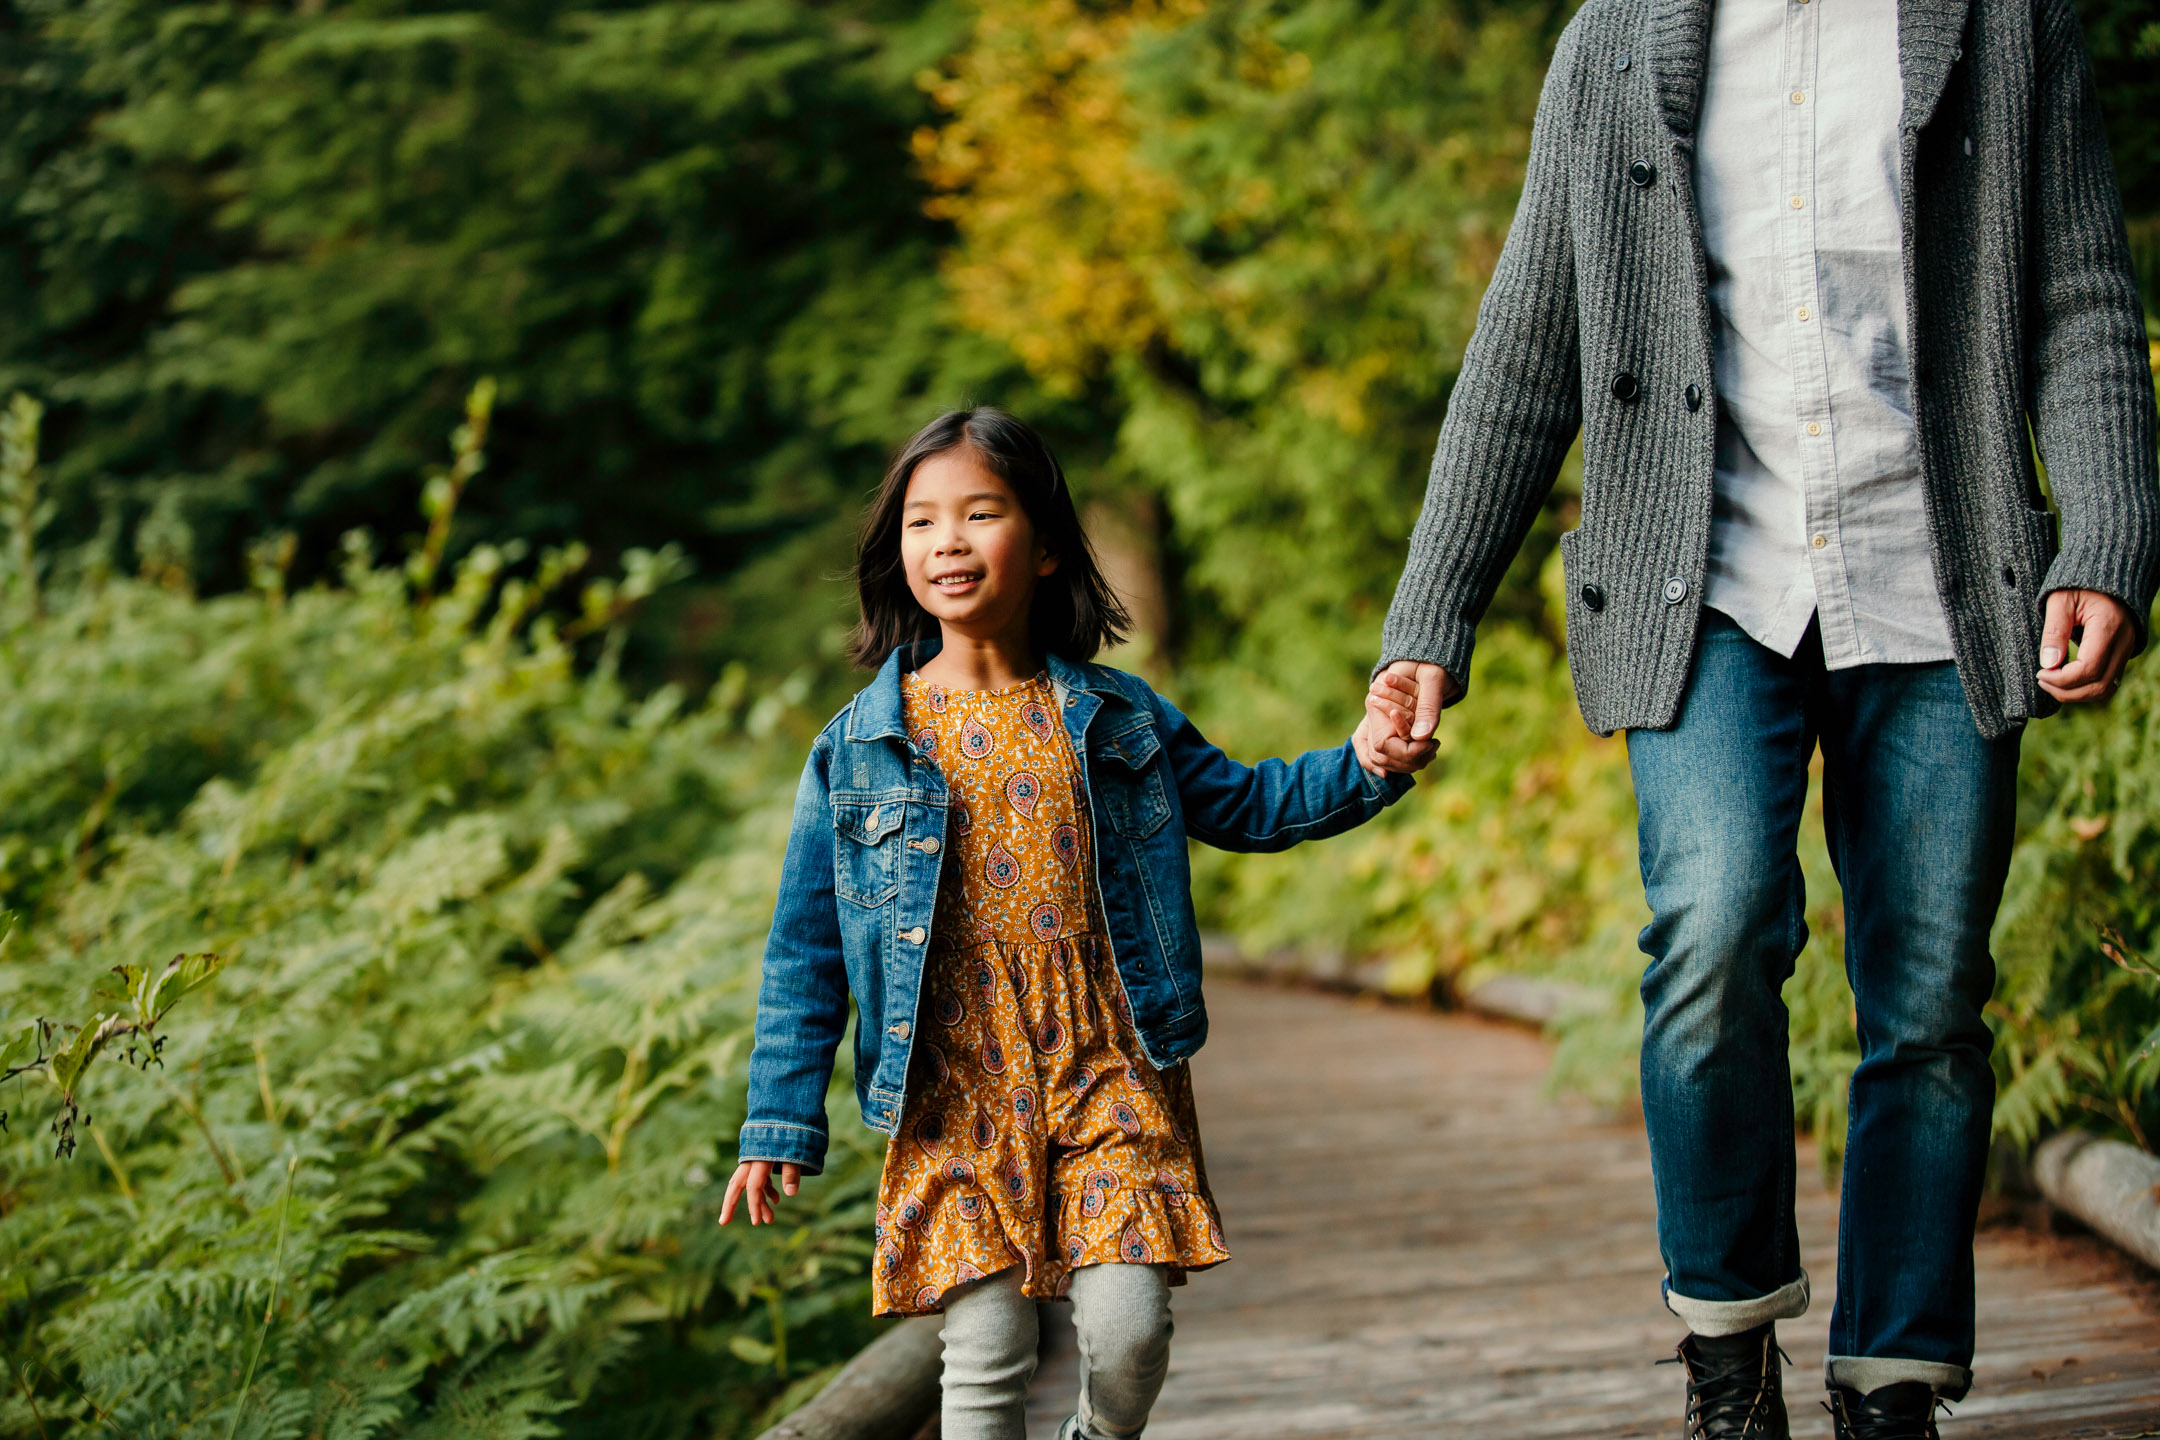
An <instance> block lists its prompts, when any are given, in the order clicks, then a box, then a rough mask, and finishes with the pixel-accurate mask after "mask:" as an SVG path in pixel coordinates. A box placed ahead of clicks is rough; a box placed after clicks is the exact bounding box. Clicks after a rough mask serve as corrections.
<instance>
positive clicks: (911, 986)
mask: <svg viewBox="0 0 2160 1440" xmlns="http://www.w3.org/2000/svg"><path fill="white" fill-rule="evenodd" d="M936 653H937V642H936V641H934V640H933V641H926V642H922V643H919V644H917V645H914V646H904V647H902V648H901V649H900V650H897V651H895V652H894V653H893V654H892V656H890V657H889V658H888V659H887V660H886V661H885V664H884V666H883V668H881V669H880V670H879V671H878V674H877V678H876V679H875V680H873V681H871V682H870V684H869V686H868V687H866V688H865V689H864V690H863V691H862V692H861V693H860V694H858V695H857V696H856V697H855V698H854V700H852V701H851V702H849V704H848V705H847V707H846V708H845V709H843V710H842V711H841V712H840V713H839V714H838V715H836V716H834V717H833V720H832V722H831V723H830V724H828V725H827V726H826V727H825V729H824V731H823V732H822V733H820V734H819V736H818V737H817V741H816V743H814V744H813V745H812V746H811V747H810V759H809V762H808V763H807V764H806V765H804V767H803V775H802V784H801V786H800V788H799V789H798V790H797V791H796V795H795V820H794V824H793V826H792V828H791V830H790V832H789V835H788V845H787V860H786V863H785V868H784V870H783V872H782V876H781V881H780V900H779V904H778V907H777V908H776V910H775V913H774V915H773V925H772V933H771V935H770V936H769V937H768V938H767V940H766V942H765V974H764V981H763V985H762V988H761V989H760V991H759V994H758V1008H757V1038H756V1044H755V1046H754V1048H753V1049H752V1051H751V1055H750V1096H749V1118H748V1120H747V1121H746V1122H745V1123H744V1125H743V1128H742V1137H741V1141H740V1155H741V1158H742V1159H745V1160H775V1161H793V1162H795V1163H796V1164H799V1165H801V1166H802V1167H803V1168H804V1170H805V1171H806V1172H808V1173H811V1174H815V1173H817V1171H818V1170H819V1169H820V1168H822V1166H823V1165H824V1161H825V1143H826V1128H825V1091H826V1088H827V1086H828V1085H829V1084H830V1083H831V1079H832V1068H833V1055H834V1052H835V1051H836V1050H837V1049H838V1047H839V1044H840V1036H841V1033H842V1032H843V1031H844V1030H845V1029H846V1028H847V1018H848V996H849V995H850V994H852V995H853V996H854V997H855V1008H856V1012H857V1023H856V1028H855V1096H856V1099H857V1100H858V1101H859V1102H860V1103H861V1105H862V1114H863V1119H864V1121H865V1122H867V1123H868V1124H869V1125H870V1126H871V1127H872V1128H874V1129H878V1130H882V1131H884V1132H885V1133H886V1134H887V1135H891V1134H894V1133H895V1132H896V1131H897V1130H898V1129H899V1126H900V1115H901V1111H902V1110H903V1108H904V1107H905V1106H906V1103H907V1081H908V1060H909V1057H910V1055H911V1054H912V1052H913V1041H914V1037H915V1034H916V1025H917V1021H916V1015H917V1013H918V1008H919V1005H918V1002H919V999H920V996H921V993H922V976H923V957H924V956H925V955H926V954H927V953H928V951H929V943H930V925H931V918H932V916H933V915H934V914H935V913H936V910H937V893H938V877H939V872H940V870H941V869H942V867H943V864H944V861H945V846H946V830H945V812H946V803H947V800H946V788H945V779H944V776H943V774H942V773H941V772H940V771H939V770H938V768H937V766H936V764H934V763H933V762H932V761H931V759H930V757H929V756H927V755H925V754H923V753H922V752H921V751H919V750H917V749H916V748H915V746H914V744H913V743H912V742H911V741H910V740H909V738H908V736H907V734H906V733H905V729H904V727H903V725H902V722H901V700H900V679H901V676H902V674H903V673H904V672H905V671H907V670H912V669H914V668H915V667H916V666H917V665H919V664H921V663H922V662H923V661H925V660H928V659H929V658H930V657H931V656H932V655H934V654H936ZM1049 671H1050V679H1051V682H1052V685H1053V687H1054V689H1055V691H1056V696H1057V701H1058V710H1059V713H1060V714H1061V715H1062V716H1063V718H1064V721H1065V733H1066V734H1067V735H1068V736H1069V737H1071V740H1072V747H1073V753H1074V754H1075V755H1077V756H1079V757H1080V764H1081V776H1082V780H1083V783H1084V785H1085V793H1086V797H1087V804H1088V810H1089V813H1090V815H1091V816H1092V817H1093V831H1094V859H1095V879H1096V889H1097V893H1098V896H1099V899H1100V903H1101V906H1102V913H1103V918H1104V921H1105V923H1106V925H1107V927H1108V931H1109V937H1108V938H1109V942H1110V950H1111V956H1112V958H1113V960H1114V962H1115V963H1116V965H1117V971H1118V977H1119V979H1121V980H1122V981H1123V982H1124V985H1125V994H1126V998H1127V999H1128V1000H1130V1001H1131V1003H1132V1011H1133V1024H1134V1028H1135V1029H1136V1030H1137V1031H1138V1032H1139V1038H1140V1044H1141V1046H1142V1048H1143V1049H1144V1050H1145V1051H1146V1052H1147V1058H1148V1059H1149V1060H1150V1061H1152V1062H1153V1063H1154V1064H1155V1065H1156V1066H1158V1067H1168V1066H1171V1065H1176V1064H1179V1063H1181V1062H1182V1061H1184V1060H1185V1059H1186V1058H1187V1057H1188V1056H1190V1055H1192V1053H1193V1052H1194V1051H1196V1050H1198V1049H1199V1048H1200V1045H1201V1042H1202V1041H1204V1040H1205V1039H1206V1038H1207V1011H1206V1009H1205V1008H1204V1007H1203V1006H1202V1005H1201V1001H1200V935H1199V927H1198V923H1197V922H1196V921H1195V920H1194V918H1193V908H1192V887H1191V872H1190V867H1189V864H1188V861H1187V857H1186V852H1185V842H1186V839H1187V837H1188V836H1189V837H1191V838H1193V839H1197V840H1204V841H1206V842H1207V843H1208V844H1210V845H1215V846H1218V847H1220V848H1222V849H1225V850H1282V849H1286V848H1288V847H1289V846H1292V845H1295V844H1297V843H1298V842H1299V841H1300V840H1314V839H1319V838H1322V837H1324V836H1328V835H1335V834H1339V833H1341V832H1342V831H1345V830H1348V829H1350V828H1351V827H1352V826H1355V825H1361V824H1363V823H1364V822H1365V821H1367V820H1369V819H1371V818H1372V817H1373V816H1375V815H1377V814H1379V813H1380V811H1381V810H1382V809H1384V808H1385V807H1387V806H1388V805H1389V804H1391V803H1393V802H1394V800H1395V799H1396V798H1397V797H1399V796H1401V795H1402V794H1403V793H1404V792H1405V791H1407V790H1408V789H1409V788H1410V786H1411V781H1410V780H1409V779H1408V778H1407V777H1404V776H1392V775H1391V776H1389V777H1387V778H1386V779H1385V780H1382V779H1376V778H1375V777H1373V776H1372V775H1371V774H1369V773H1368V772H1367V771H1365V770H1364V769H1363V768H1362V767H1361V766H1360V765H1359V764H1358V762H1357V757H1356V755H1355V754H1354V753H1353V752H1352V750H1351V748H1350V746H1349V745H1348V744H1347V743H1345V744H1343V745H1341V746H1339V747H1338V748H1336V749H1333V750H1315V751H1312V752H1310V753H1308V754H1305V755H1301V756H1299V757H1298V758H1297V759H1296V760H1290V761H1284V760H1264V761H1262V762H1261V763H1260V764H1258V765H1254V766H1247V765H1240V764H1238V763H1237V762H1236V761H1235V760H1232V759H1231V758H1230V757H1229V756H1227V755H1225V754H1223V752H1222V751H1220V750H1218V749H1216V748H1215V747H1214V746H1213V745H1210V744H1209V743H1208V742H1207V740H1206V739H1205V738H1203V737H1202V736H1201V734H1200V732H1199V731H1198V730H1196V729H1194V728H1193V724H1192V722H1191V721H1189V720H1187V719H1186V718H1185V717H1184V716H1183V715H1181V714H1179V713H1178V711H1177V709H1176V707H1174V706H1172V705H1171V704H1170V702H1169V701H1167V700H1165V699H1163V698H1162V697H1161V696H1160V695H1157V694H1156V693H1155V692H1154V690H1153V689H1151V688H1150V687H1149V686H1148V684H1147V682H1146V681H1144V680H1141V679H1140V678H1138V677H1137V676H1134V675H1129V674H1126V673H1125V672H1123V671H1119V670H1112V669H1109V668H1107V667H1105V666H1101V665H1085V664H1075V663H1072V662H1070V661H1066V660H1062V659H1059V658H1058V657H1056V656H1052V657H1051V658H1050V661H1049Z"/></svg>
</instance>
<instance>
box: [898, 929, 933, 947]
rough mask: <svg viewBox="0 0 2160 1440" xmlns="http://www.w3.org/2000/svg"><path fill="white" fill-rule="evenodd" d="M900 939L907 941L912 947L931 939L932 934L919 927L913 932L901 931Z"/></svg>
mask: <svg viewBox="0 0 2160 1440" xmlns="http://www.w3.org/2000/svg"><path fill="white" fill-rule="evenodd" d="M900 938H901V939H903V940H905V941H907V942H908V944H910V945H920V944H922V942H923V941H925V940H927V939H929V938H930V932H929V931H927V930H925V929H923V928H922V926H920V925H917V926H916V927H915V928H914V929H912V930H903V931H901V932H900Z"/></svg>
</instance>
